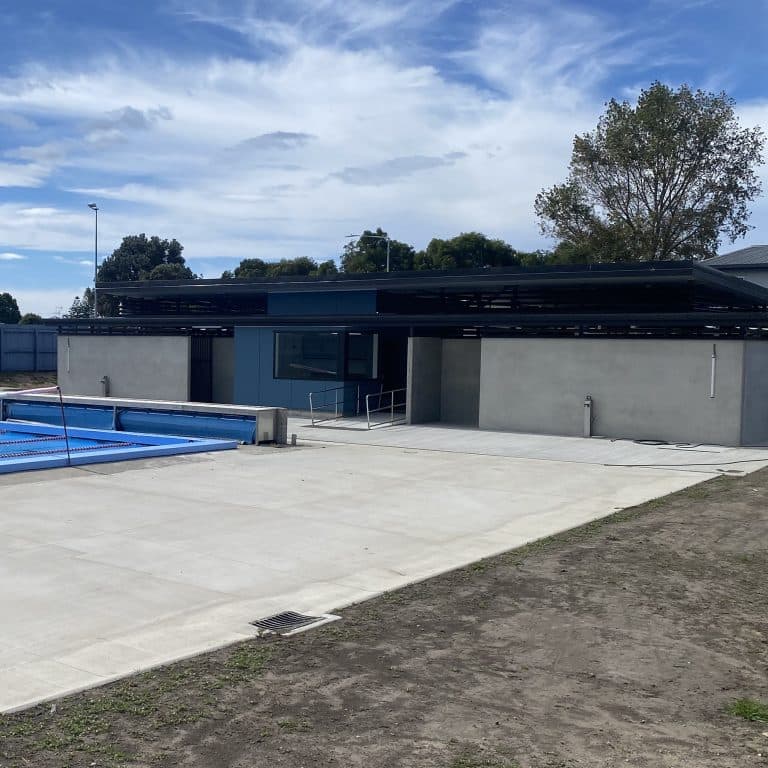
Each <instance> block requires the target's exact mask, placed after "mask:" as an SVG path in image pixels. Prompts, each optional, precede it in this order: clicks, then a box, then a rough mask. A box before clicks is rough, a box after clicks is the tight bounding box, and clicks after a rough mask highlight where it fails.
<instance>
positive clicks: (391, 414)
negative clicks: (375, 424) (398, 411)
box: [389, 389, 395, 426]
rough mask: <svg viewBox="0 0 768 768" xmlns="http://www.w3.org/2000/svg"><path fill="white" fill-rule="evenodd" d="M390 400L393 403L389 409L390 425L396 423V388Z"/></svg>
mask: <svg viewBox="0 0 768 768" xmlns="http://www.w3.org/2000/svg"><path fill="white" fill-rule="evenodd" d="M389 400H390V403H391V408H390V411H389V421H390V426H391V425H392V424H394V423H395V390H394V389H393V390H392V394H391V396H390V398H389Z"/></svg>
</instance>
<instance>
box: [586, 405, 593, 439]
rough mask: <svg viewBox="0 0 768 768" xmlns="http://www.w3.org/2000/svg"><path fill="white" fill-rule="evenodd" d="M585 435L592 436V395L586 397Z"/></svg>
mask: <svg viewBox="0 0 768 768" xmlns="http://www.w3.org/2000/svg"><path fill="white" fill-rule="evenodd" d="M584 437H592V395H587V396H586V397H585V398H584Z"/></svg>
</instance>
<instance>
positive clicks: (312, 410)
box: [309, 384, 360, 427]
mask: <svg viewBox="0 0 768 768" xmlns="http://www.w3.org/2000/svg"><path fill="white" fill-rule="evenodd" d="M350 386H355V385H354V384H353V385H350V384H344V385H342V386H340V387H328V388H327V389H318V390H317V392H310V393H309V415H310V418H311V420H312V426H313V427H314V426H315V424H321V423H322V422H324V421H335V420H336V419H343V418H344V401H345V399H346V398H345V397H344V395H342V398H341V413H339V391H342V392H346V391H347V390H348V389H349V387H350ZM329 392H333V393H334V397H333V402H332V403H326V402H323V403H321V404H319V405H316V404H315V402H314V399H313V398H314V396H315V395H327V394H328V393H329ZM328 408H333V415H332V416H326V417H325V418H317V417H316V416H315V413H316V412H319V411H322V410H323V409H328ZM359 413H360V385H359V384H358V385H357V398H356V399H355V415H358V414H359Z"/></svg>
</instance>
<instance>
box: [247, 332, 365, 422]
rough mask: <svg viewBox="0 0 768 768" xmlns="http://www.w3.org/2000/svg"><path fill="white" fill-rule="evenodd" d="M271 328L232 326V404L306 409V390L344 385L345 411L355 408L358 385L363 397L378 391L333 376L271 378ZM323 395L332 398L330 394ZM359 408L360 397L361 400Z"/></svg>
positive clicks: (272, 360) (307, 399)
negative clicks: (233, 361)
mask: <svg viewBox="0 0 768 768" xmlns="http://www.w3.org/2000/svg"><path fill="white" fill-rule="evenodd" d="M274 344H275V331H274V329H273V328H249V327H244V326H243V327H236V328H235V393H234V394H235V396H234V400H235V403H237V404H238V405H266V406H276V407H280V408H290V409H291V410H297V411H308V410H309V393H310V392H319V391H320V390H323V389H331V388H335V387H341V386H344V387H345V390H344V394H345V395H346V400H347V403H346V406H345V412H346V413H348V414H351V413H352V412H354V409H355V401H356V399H357V391H358V385H359V387H360V392H361V394H362V395H363V396H364V395H366V394H368V393H369V392H374V391H378V388H379V385H378V383H377V382H373V381H359V382H358V381H352V382H349V381H347V382H345V381H338V380H337V379H329V380H322V379H314V380H307V379H276V378H275V377H274ZM327 397H331V398H332V397H333V394H331V395H328V396H327ZM363 407H365V406H364V400H363Z"/></svg>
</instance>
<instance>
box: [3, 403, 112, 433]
mask: <svg viewBox="0 0 768 768" xmlns="http://www.w3.org/2000/svg"><path fill="white" fill-rule="evenodd" d="M64 415H65V416H66V419H67V426H69V427H83V428H85V429H114V410H113V409H112V408H98V407H93V408H91V407H88V406H78V405H65V406H64ZM5 418H6V419H19V420H20V421H35V422H37V423H38V424H54V425H60V424H61V408H60V407H59V406H58V405H56V404H55V403H22V402H13V401H12V400H11V401H7V400H6V404H5Z"/></svg>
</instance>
